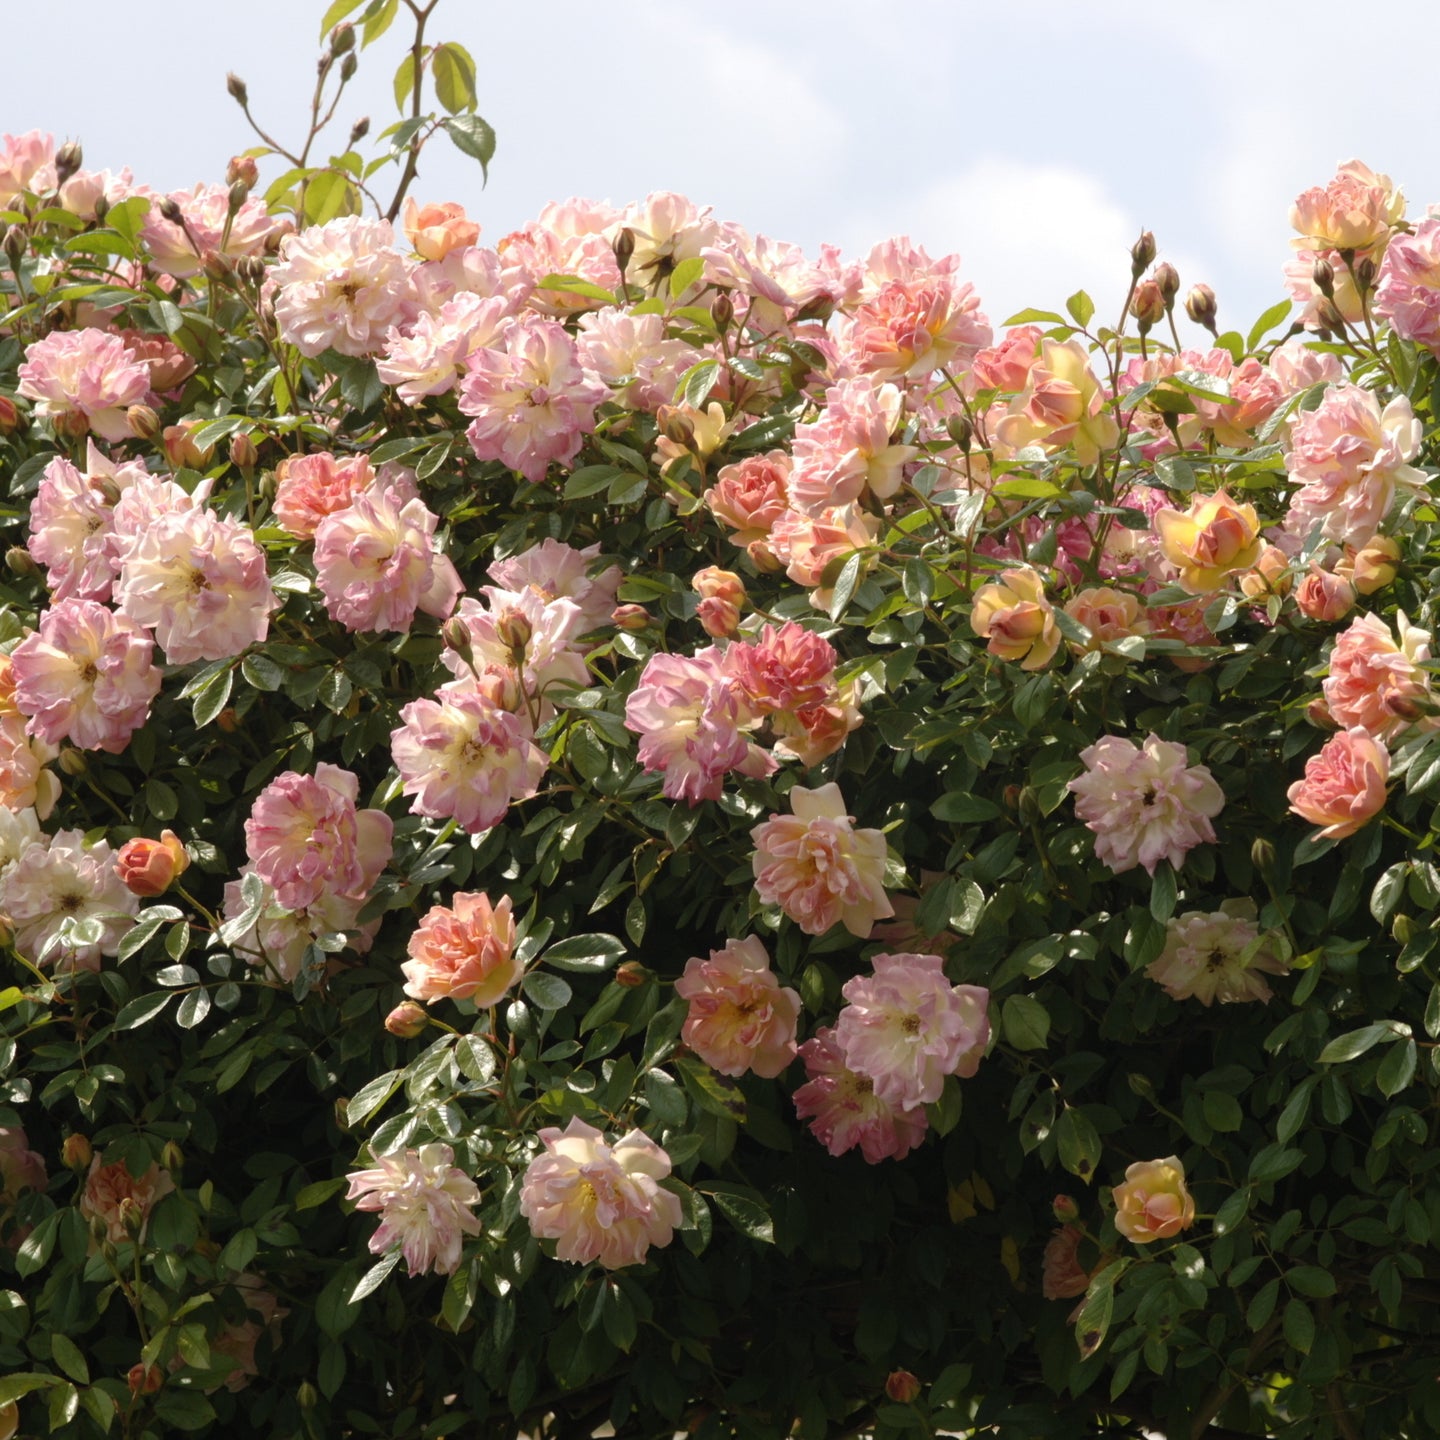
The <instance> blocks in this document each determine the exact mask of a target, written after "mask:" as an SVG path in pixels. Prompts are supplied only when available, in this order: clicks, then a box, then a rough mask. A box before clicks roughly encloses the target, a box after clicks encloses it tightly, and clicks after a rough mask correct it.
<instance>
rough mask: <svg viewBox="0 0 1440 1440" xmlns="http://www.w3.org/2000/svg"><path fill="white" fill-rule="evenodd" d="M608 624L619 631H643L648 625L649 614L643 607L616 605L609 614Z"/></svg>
mask: <svg viewBox="0 0 1440 1440" xmlns="http://www.w3.org/2000/svg"><path fill="white" fill-rule="evenodd" d="M610 623H611V624H612V625H614V626H616V627H617V628H618V629H620V630H630V631H638V630H644V629H646V628H647V627H648V626H649V624H650V612H649V611H648V610H647V609H646V608H645V607H644V606H643V605H617V606H616V607H615V608H614V609H613V610H612V611H611V612H610Z"/></svg>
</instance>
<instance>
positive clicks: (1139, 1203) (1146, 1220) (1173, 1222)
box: [1111, 1155, 1195, 1245]
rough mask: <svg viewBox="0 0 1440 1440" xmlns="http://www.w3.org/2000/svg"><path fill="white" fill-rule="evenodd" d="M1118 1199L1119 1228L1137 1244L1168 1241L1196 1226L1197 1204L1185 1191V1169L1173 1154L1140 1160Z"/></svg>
mask: <svg viewBox="0 0 1440 1440" xmlns="http://www.w3.org/2000/svg"><path fill="white" fill-rule="evenodd" d="M1111 1193H1112V1194H1113V1195H1114V1197H1115V1228H1116V1229H1117V1230H1118V1231H1119V1232H1120V1233H1121V1234H1122V1235H1123V1236H1124V1237H1125V1238H1126V1239H1127V1240H1133V1241H1134V1242H1135V1244H1137V1245H1148V1244H1149V1243H1150V1242H1151V1241H1152V1240H1168V1239H1169V1238H1170V1237H1171V1236H1172V1235H1178V1234H1179V1233H1180V1232H1181V1231H1182V1230H1188V1229H1189V1228H1190V1227H1191V1226H1192V1225H1193V1224H1194V1223H1195V1202H1194V1200H1192V1199H1191V1198H1190V1192H1189V1191H1188V1190H1187V1189H1186V1188H1185V1167H1184V1166H1183V1165H1182V1164H1181V1163H1180V1161H1179V1160H1177V1159H1176V1158H1175V1156H1173V1155H1167V1156H1166V1157H1165V1159H1163V1160H1137V1161H1136V1162H1135V1164H1133V1165H1131V1166H1130V1167H1129V1169H1127V1170H1126V1171H1125V1181H1124V1183H1123V1184H1121V1185H1117V1186H1115V1188H1114V1190H1113V1191H1112V1192H1111Z"/></svg>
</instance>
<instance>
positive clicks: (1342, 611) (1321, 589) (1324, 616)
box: [1295, 565, 1355, 620]
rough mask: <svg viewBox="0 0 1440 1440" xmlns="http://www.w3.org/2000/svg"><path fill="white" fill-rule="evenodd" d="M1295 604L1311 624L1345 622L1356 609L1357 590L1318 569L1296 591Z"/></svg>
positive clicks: (1338, 576) (1312, 569) (1339, 577)
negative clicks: (1317, 621)
mask: <svg viewBox="0 0 1440 1440" xmlns="http://www.w3.org/2000/svg"><path fill="white" fill-rule="evenodd" d="M1295 603H1296V604H1297V605H1298V606H1299V607H1300V613H1301V614H1302V615H1304V616H1306V617H1307V618H1308V619H1311V620H1343V619H1344V618H1345V617H1346V616H1347V615H1348V614H1349V613H1350V612H1351V611H1352V610H1353V609H1354V608H1355V587H1354V586H1353V585H1352V584H1351V583H1350V582H1349V581H1348V580H1347V579H1346V578H1345V577H1344V576H1343V575H1333V574H1331V573H1330V572H1329V571H1328V570H1322V569H1320V567H1319V566H1318V565H1312V566H1311V567H1310V573H1309V574H1308V575H1307V576H1306V577H1305V578H1304V579H1303V580H1302V581H1301V582H1300V583H1299V585H1297V586H1296V587H1295Z"/></svg>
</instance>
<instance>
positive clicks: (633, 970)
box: [615, 960, 650, 990]
mask: <svg viewBox="0 0 1440 1440" xmlns="http://www.w3.org/2000/svg"><path fill="white" fill-rule="evenodd" d="M649 978H650V972H649V971H648V970H647V969H646V968H645V967H644V966H643V965H642V964H641V963H640V962H639V961H638V960H622V961H621V962H620V964H619V965H618V966H617V967H616V970H615V983H616V984H617V985H621V986H624V988H625V989H627V990H637V989H639V987H640V986H641V985H643V984H645V982H646V981H647V980H649Z"/></svg>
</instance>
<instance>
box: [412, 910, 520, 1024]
mask: <svg viewBox="0 0 1440 1440" xmlns="http://www.w3.org/2000/svg"><path fill="white" fill-rule="evenodd" d="M450 902H451V903H450V904H449V905H435V906H432V907H431V908H430V910H429V911H427V912H426V914H425V916H424V918H423V919H422V920H421V921H420V926H419V928H418V929H417V930H416V931H415V932H414V934H412V935H411V936H410V943H409V945H408V947H407V949H408V952H409V955H410V958H409V959H408V960H406V961H405V962H404V964H403V965H401V967H400V968H401V970H403V971H404V972H405V993H406V994H407V995H409V996H411V997H412V998H413V999H416V1000H423V1001H424V1002H425V1003H426V1004H427V1005H433V1004H434V1003H435V1002H436V1001H437V1000H440V999H444V998H447V997H448V998H449V999H451V1000H469V1001H471V1002H473V1003H474V1005H475V1007H476V1009H479V1010H484V1009H486V1008H488V1007H489V1006H491V1005H498V1004H499V1003H500V1000H501V999H502V997H503V996H504V995H505V992H506V991H507V990H509V989H510V987H511V986H512V985H515V984H517V983H518V982H519V979H520V976H521V975H522V974H523V973H524V970H525V966H524V964H523V963H522V962H521V961H520V960H518V959H517V958H516V956H515V921H514V919H513V918H512V917H511V914H510V897H509V896H508V895H505V896H502V897H501V899H500V902H499V903H498V904H496V905H491V903H490V897H489V896H488V895H483V894H477V893H470V892H466V891H457V892H456V893H455V894H454V895H452V896H451V897H450Z"/></svg>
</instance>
